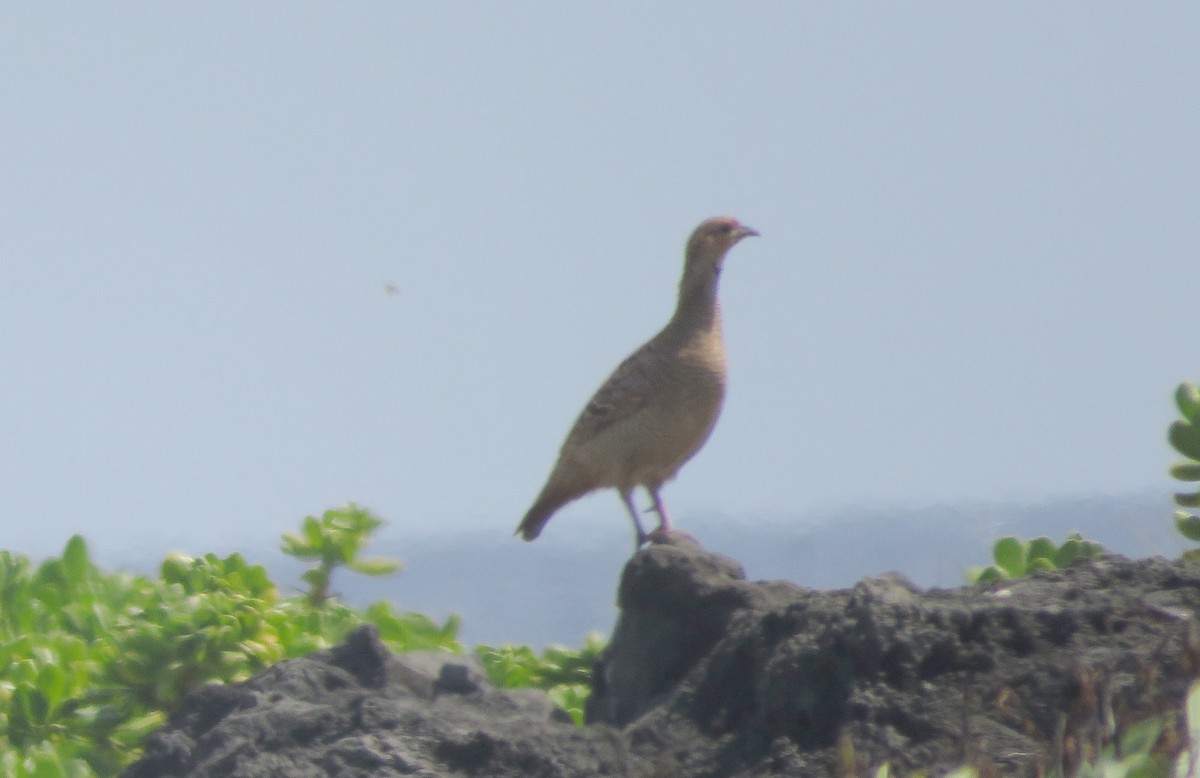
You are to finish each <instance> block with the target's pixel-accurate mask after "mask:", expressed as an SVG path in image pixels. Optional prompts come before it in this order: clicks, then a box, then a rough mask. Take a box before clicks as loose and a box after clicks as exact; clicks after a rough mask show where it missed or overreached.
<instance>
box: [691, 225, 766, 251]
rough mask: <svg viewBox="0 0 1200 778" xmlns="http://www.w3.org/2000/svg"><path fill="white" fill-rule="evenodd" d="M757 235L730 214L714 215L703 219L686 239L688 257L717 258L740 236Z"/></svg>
mask: <svg viewBox="0 0 1200 778" xmlns="http://www.w3.org/2000/svg"><path fill="white" fill-rule="evenodd" d="M751 235H758V231H757V230H752V229H750V228H749V227H747V226H746V225H744V224H742V223H741V222H739V221H738V220H737V219H735V218H733V217H732V216H716V217H714V218H712V219H705V220H704V221H702V222H700V226H699V227H697V228H696V230H695V232H693V233H692V237H691V238H690V239H688V245H687V255H688V256H689V257H712V258H713V259H719V258H720V257H723V256H725V252H727V251H729V249H731V248H733V246H734V245H735V244H736V243H737V242H738V241H739V240H741V239H742V238H748V237H750V236H751Z"/></svg>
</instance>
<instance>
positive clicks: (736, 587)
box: [587, 540, 1200, 778]
mask: <svg viewBox="0 0 1200 778" xmlns="http://www.w3.org/2000/svg"><path fill="white" fill-rule="evenodd" d="M743 578H744V576H743V574H742V571H741V568H740V567H739V566H738V565H737V564H736V563H734V562H732V561H730V560H726V559H723V558H720V557H715V556H713V555H711V554H708V553H707V552H704V551H702V550H700V549H699V548H697V547H695V546H694V544H691V543H689V542H687V541H686V540H679V541H674V542H673V543H672V544H671V545H659V546H655V547H652V548H649V549H647V550H645V551H643V552H642V553H640V554H638V555H637V556H636V557H634V559H633V560H631V561H630V563H629V565H628V566H627V567H626V569H625V574H624V577H623V579H622V581H621V588H620V595H619V601H618V604H619V605H620V608H621V616H620V619H619V620H618V622H617V626H616V629H615V630H614V633H613V638H612V641H611V643H610V644H609V647H608V648H607V649H606V651H605V654H604V656H603V657H602V658H601V661H600V663H599V664H598V666H597V668H596V674H595V679H594V681H593V687H594V692H593V695H592V697H591V699H590V700H589V701H588V710H587V718H588V721H589V722H605V723H609V724H613V725H616V726H620V727H623V733H624V735H625V737H626V738H627V739H628V742H629V743H630V744H631V747H632V748H633V750H634V751H635V753H639V754H644V755H646V756H650V755H653V754H658V755H659V764H660V766H661V765H662V764H663V762H662V759H663V755H664V754H667V755H670V756H671V760H672V763H673V764H672V767H673V769H674V770H675V773H674V774H677V775H681V776H745V777H746V778H750V777H751V776H755V777H758V776H791V775H834V774H847V773H858V774H862V773H865V772H866V769H867V768H868V767H873V766H877V765H880V764H882V763H884V762H890V763H891V764H892V765H893V767H897V768H900V769H901V770H902V771H903V772H908V771H909V770H915V769H918V768H922V769H932V770H933V771H935V773H934V774H936V770H938V769H944V768H953V767H957V766H960V765H962V764H964V763H966V762H972V763H976V764H979V765H981V766H982V765H987V766H990V767H993V768H995V769H996V770H997V771H999V772H1000V773H1001V774H1005V775H1009V774H1012V775H1034V774H1039V770H1041V769H1042V767H1045V766H1049V765H1050V764H1052V763H1054V762H1058V763H1059V764H1060V765H1065V766H1066V767H1067V769H1068V772H1067V774H1070V769H1071V768H1072V767H1073V766H1074V765H1076V764H1078V762H1079V760H1080V759H1087V758H1092V757H1094V755H1095V751H1096V750H1097V748H1098V747H1100V746H1102V745H1104V744H1106V743H1107V742H1109V741H1111V739H1112V737H1113V731H1114V729H1116V730H1118V731H1120V730H1121V728H1122V727H1124V726H1127V725H1128V724H1130V723H1132V722H1134V721H1137V720H1140V719H1144V718H1146V717H1149V716H1151V715H1154V714H1157V713H1161V712H1164V711H1167V710H1179V709H1180V707H1181V704H1182V702H1183V699H1184V696H1185V694H1186V691H1187V686H1188V684H1189V683H1190V681H1191V680H1192V679H1193V678H1194V677H1195V675H1196V673H1197V669H1198V667H1200V629H1198V627H1200V625H1198V624H1197V621H1196V619H1197V617H1198V616H1200V574H1198V573H1197V572H1196V571H1195V570H1194V569H1192V568H1189V567H1186V566H1184V565H1180V564H1176V563H1170V562H1167V561H1166V560H1163V559H1149V560H1142V561H1138V562H1131V561H1129V560H1126V559H1123V558H1120V557H1107V558H1104V559H1101V560H1097V561H1094V562H1090V563H1083V564H1080V565H1078V566H1075V567H1072V568H1070V569H1068V570H1064V571H1058V572H1053V573H1039V574H1037V575H1035V576H1033V577H1031V578H1025V579H1021V580H1018V581H1010V582H1007V583H1005V584H1004V585H1002V586H1001V585H993V586H986V587H984V586H981V587H964V588H961V589H953V590H930V591H921V590H918V589H917V588H916V587H914V586H913V585H912V584H910V583H909V582H908V581H906V580H905V579H904V578H903V577H902V576H900V575H898V574H885V575H883V576H879V577H876V578H870V579H866V580H863V581H861V582H859V583H858V585H856V586H855V587H854V588H853V589H850V590H841V591H829V592H815V591H805V590H802V589H800V588H797V587H795V586H792V585H791V584H787V583H760V584H752V583H747V582H746V581H745V580H743ZM839 753H840V754H841V756H839ZM849 754H853V759H854V761H855V763H856V764H850V765H847V764H845V762H846V760H847V758H848V757H847V755H849Z"/></svg>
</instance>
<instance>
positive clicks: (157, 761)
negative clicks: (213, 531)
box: [124, 627, 647, 778]
mask: <svg viewBox="0 0 1200 778" xmlns="http://www.w3.org/2000/svg"><path fill="white" fill-rule="evenodd" d="M570 721H571V720H570V717H568V716H567V715H566V713H564V712H563V711H562V710H559V709H558V708H556V707H555V706H554V705H553V704H551V703H550V700H549V699H548V698H547V697H546V696H545V695H544V694H542V693H540V692H534V691H525V690H518V691H515V692H514V691H499V690H497V689H495V688H493V687H492V685H491V683H489V682H488V680H487V679H486V678H485V677H484V675H483V671H482V669H481V668H480V667H479V666H478V664H477V662H476V661H475V659H474V658H473V657H471V656H456V655H451V654H444V653H435V652H423V653H416V654H404V655H401V656H393V655H392V654H390V653H389V652H388V650H387V649H386V648H385V647H384V646H383V644H382V643H381V642H380V641H379V636H378V633H377V632H376V631H375V629H374V627H360V628H359V629H357V630H355V631H354V632H353V633H351V635H350V636H349V637H347V638H346V640H345V641H344V642H343V643H341V644H339V645H338V646H335V647H334V648H332V649H330V650H329V651H320V652H317V653H315V654H312V655H310V656H307V657H305V658H303V659H294V660H288V661H284V662H280V663H279V664H277V665H275V666H274V667H272V668H270V669H268V670H266V671H265V672H263V673H261V674H259V675H257V676H255V677H254V678H252V679H250V680H249V681H247V682H245V683H242V684H236V685H230V686H207V687H205V688H203V689H200V690H198V691H196V692H195V693H193V694H190V695H188V696H187V697H186V698H185V699H184V701H183V704H182V706H181V707H180V709H179V710H178V711H176V712H175V713H174V714H173V715H172V716H171V719H170V722H169V723H168V725H167V726H166V728H164V729H163V730H162V731H160V732H158V733H157V734H155V735H154V736H153V737H152V738H151V739H150V742H149V744H148V745H147V747H146V753H145V756H143V758H142V759H141V760H140V761H138V762H137V763H136V764H134V765H133V766H132V767H130V768H129V769H128V770H127V771H126V772H125V773H124V778H173V777H178V778H182V777H183V776H193V777H194V778H201V776H205V777H207V776H211V778H255V777H257V776H263V777H264V778H265V777H266V776H272V777H274V778H285V777H286V778H306V777H307V776H314V777H315V776H339V777H340V778H341V777H344V778H367V776H371V778H392V776H419V777H420V778H441V777H442V776H496V777H497V778H505V777H506V776H512V777H513V778H516V777H517V776H545V778H557V777H558V776H581V777H582V776H593V775H595V776H605V775H614V776H617V775H619V776H632V775H645V774H647V773H646V770H647V767H646V764H647V763H646V762H645V761H644V760H641V759H638V758H636V757H634V756H632V755H631V754H629V753H628V749H627V748H626V747H625V745H624V743H623V742H622V741H621V739H620V735H619V733H618V732H616V731H615V730H613V729H611V728H609V727H587V728H582V729H581V728H579V727H576V726H574V725H573V724H571V723H570Z"/></svg>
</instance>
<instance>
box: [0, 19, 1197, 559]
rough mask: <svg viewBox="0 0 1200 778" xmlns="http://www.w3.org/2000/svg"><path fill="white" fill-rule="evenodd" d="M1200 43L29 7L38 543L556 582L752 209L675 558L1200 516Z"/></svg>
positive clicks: (29, 339)
mask: <svg viewBox="0 0 1200 778" xmlns="http://www.w3.org/2000/svg"><path fill="white" fill-rule="evenodd" d="M1198 39H1200V4H1195V3H1188V4H1185V3H1171V4H1149V5H1148V4H1142V3H1133V4H1094V3H1052V4H1046V3H957V2H954V3H950V2H946V3H918V4H892V3H888V4H884V3H822V4H818V3H790V2H776V3H758V4H750V5H746V4H743V5H739V6H734V5H731V4H729V3H659V4H655V5H654V6H653V7H647V6H646V4H644V3H625V4H618V3H595V4H577V3H571V4H558V3H548V2H547V3H528V2H526V3H490V4H485V3H479V4H466V3H437V4H434V3H428V4H416V3H356V4H341V3H339V4H334V3H321V4H313V3H304V2H291V1H289V2H286V3H282V2H279V3H269V2H263V3H254V4H244V3H238V4H232V3H227V4H213V3H204V4H179V3H117V4H104V5H103V6H100V5H95V4H83V3H79V4H70V3H59V4H53V5H46V4H39V3H32V4H30V3H25V4H18V3H8V4H4V5H2V6H0V73H2V78H0V111H2V112H3V121H0V142H2V143H3V154H2V155H0V263H2V264H0V267H2V269H3V275H2V277H0V329H2V332H3V338H2V340H0V364H2V365H3V381H2V383H0V509H2V510H3V515H4V527H5V529H4V532H3V536H4V538H3V540H2V541H0V547H5V548H13V549H18V550H23V551H30V552H36V553H42V552H45V551H51V550H55V549H58V548H59V547H60V546H61V544H62V543H63V542H64V541H65V540H66V538H67V537H68V536H69V535H70V534H71V533H73V532H80V531H82V532H84V533H86V534H87V535H88V536H89V537H91V538H93V539H94V542H95V543H96V544H97V545H99V546H101V547H107V548H109V549H111V548H113V547H120V546H121V545H123V544H133V543H137V544H141V545H149V546H151V547H157V546H161V547H162V548H163V549H164V550H165V549H167V548H169V547H179V546H186V547H188V548H190V549H192V550H195V551H204V550H207V548H209V547H215V546H218V545H222V546H223V545H227V544H228V543H231V542H263V543H271V542H274V539H275V538H276V537H277V536H278V534H279V533H280V532H282V531H285V530H287V529H289V528H291V527H293V526H294V525H295V524H296V523H297V522H298V520H299V519H300V518H301V517H302V516H303V515H304V514H306V513H319V512H320V511H321V510H323V509H324V508H326V507H329V506H332V505H335V504H339V503H342V502H344V501H346V500H356V501H358V502H360V503H362V504H365V505H367V506H369V507H371V508H372V509H374V510H375V511H377V512H378V513H379V514H381V515H382V516H384V517H385V518H387V519H388V520H389V521H391V522H392V525H393V526H392V527H390V528H389V529H388V530H387V531H389V532H395V531H400V530H404V531H408V530H409V529H411V528H413V527H418V526H419V527H424V528H428V529H429V530H430V531H437V530H438V529H440V528H457V527H466V526H471V527H482V528H486V529H488V530H489V531H495V532H496V535H497V542H504V543H509V542H511V543H518V541H516V540H514V539H512V538H511V532H512V530H513V528H514V527H515V525H516V523H517V521H518V520H519V518H520V517H521V515H522V514H523V513H524V511H525V509H526V508H527V507H528V504H529V503H530V502H531V501H532V499H533V497H534V495H535V494H536V492H537V491H538V489H539V488H540V487H541V485H542V482H543V479H544V478H545V476H546V474H547V473H548V471H549V468H550V466H551V464H552V462H553V459H554V457H555V454H556V452H557V448H558V446H559V444H560V442H561V440H562V437H563V435H564V434H565V432H566V430H567V429H568V427H569V426H570V424H571V422H572V421H573V420H574V418H575V416H576V414H577V413H578V411H579V410H580V408H581V407H582V405H583V404H584V402H585V401H586V399H587V398H588V396H589V395H590V393H591V392H592V391H593V390H594V389H595V388H596V386H597V385H598V384H599V383H600V382H601V381H602V380H603V379H604V378H605V376H606V375H607V374H608V372H609V371H610V370H611V369H612V367H614V366H615V365H616V363H617V362H618V361H619V360H620V359H621V358H622V357H624V356H625V355H626V354H627V353H628V352H629V351H630V350H632V349H633V348H635V347H636V346H638V345H639V344H640V343H641V342H642V341H643V340H645V339H646V338H648V337H649V336H650V335H652V334H653V333H654V332H655V331H657V329H658V328H659V327H660V326H661V325H662V324H663V323H664V322H665V321H666V319H667V317H668V316H669V314H670V311H671V308H672V306H673V304H674V293H675V285H676V283H677V280H678V275H679V271H680V264H681V252H682V247H683V243H684V240H685V239H686V237H687V235H688V233H689V232H690V231H691V229H692V228H693V227H694V226H695V224H696V223H697V222H699V221H700V220H701V219H703V218H705V217H708V216H712V215H716V214H722V213H727V214H731V215H734V216H736V217H738V218H739V219H741V220H743V221H744V222H746V223H747V224H750V225H752V226H753V227H755V228H757V229H758V230H759V231H761V232H762V235H763V237H761V238H758V239H754V240H752V241H746V242H745V243H743V244H742V245H740V246H738V247H737V248H736V249H735V250H734V252H733V253H732V254H731V256H730V259H729V262H728V263H727V265H726V267H725V272H724V274H723V278H722V300H723V306H724V311H725V326H726V335H727V344H728V349H729V359H730V368H731V379H730V390H729V396H728V401H727V404H726V407H725V413H724V415H723V417H722V419H721V421H720V424H719V425H718V427H717V431H716V433H715V434H714V436H713V438H712V439H711V440H710V441H709V444H708V446H707V448H706V449H705V450H704V451H703V452H702V453H701V454H700V455H699V456H698V457H697V458H696V459H695V460H694V461H693V462H692V463H691V464H690V465H689V466H688V467H686V468H685V469H684V471H683V473H682V475H681V477H680V478H679V479H678V480H677V481H676V482H674V483H672V484H671V485H670V486H668V488H667V489H666V490H665V491H664V496H665V498H666V501H667V504H668V506H670V507H671V508H672V511H673V513H674V515H675V518H676V520H677V523H679V524H680V525H681V526H685V527H686V524H687V517H688V515H689V512H691V513H693V514H695V513H696V512H701V511H720V512H722V513H724V514H727V515H730V516H733V517H744V518H745V519H746V520H747V521H750V520H754V519H756V518H758V517H762V516H774V517H780V516H795V517H803V516H804V515H805V514H806V513H808V512H812V511H814V510H816V509H818V508H821V507H823V506H830V505H841V504H848V503H858V502H871V503H881V502H882V503H889V502H894V503H903V504H912V503H927V502H943V501H952V500H959V499H964V498H970V499H1010V498H1011V499H1020V500H1036V499H1039V498H1040V497H1043V496H1046V495H1050V494H1061V493H1090V492H1101V493H1122V492H1128V491H1133V490H1142V489H1146V488H1147V487H1153V488H1161V489H1163V490H1164V491H1169V490H1170V489H1171V488H1172V484H1171V482H1170V480H1169V479H1168V478H1167V476H1166V474H1165V469H1166V467H1167V465H1168V464H1169V463H1170V462H1171V461H1172V458H1173V457H1172V454H1171V451H1170V450H1169V448H1168V447H1167V445H1166V443H1165V442H1164V431H1165V428H1166V426H1167V424H1168V423H1169V422H1170V421H1171V418H1172V415H1173V409H1172V405H1171V402H1170V397H1171V392H1172V391H1173V389H1174V387H1175V385H1176V384H1177V383H1178V382H1179V381H1181V380H1184V379H1188V378H1200V355H1198V353H1197V348H1196V344H1197V339H1196V332H1197V322H1198V316H1197V311H1198V310H1200V308H1198V306H1197V296H1196V295H1197V289H1198V288H1200V228H1198V225H1200V221H1198V218H1200V57H1198V56H1197V47H1196V41H1197V40H1198ZM387 285H394V288H395V292H394V293H392V292H389V291H388V290H387ZM1164 520H1165V519H1164ZM592 522H603V523H610V522H611V523H616V524H619V525H620V526H621V528H622V530H621V531H622V533H627V532H628V530H627V529H626V525H627V519H626V517H625V516H624V514H623V511H622V509H621V506H620V503H619V501H618V500H617V498H616V497H615V496H613V495H612V494H601V495H597V496H594V497H591V498H589V499H587V500H584V501H581V502H580V503H578V504H576V505H574V506H572V507H571V508H569V509H567V510H565V511H563V513H562V514H561V515H560V516H558V517H557V518H556V519H555V520H554V521H552V522H551V524H550V525H549V526H548V528H547V530H546V534H545V535H544V536H543V538H544V539H545V540H547V541H548V542H550V543H555V542H560V540H557V539H561V538H565V537H568V536H570V534H571V532H572V523H577V524H590V523H592ZM620 538H621V539H622V540H626V538H625V535H624V534H622V535H620ZM541 542H543V541H539V543H541Z"/></svg>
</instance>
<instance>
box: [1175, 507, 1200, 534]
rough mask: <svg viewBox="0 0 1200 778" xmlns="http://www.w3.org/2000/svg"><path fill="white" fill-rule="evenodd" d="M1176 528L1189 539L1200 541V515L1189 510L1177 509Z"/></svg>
mask: <svg viewBox="0 0 1200 778" xmlns="http://www.w3.org/2000/svg"><path fill="white" fill-rule="evenodd" d="M1175 529H1177V530H1179V534H1181V535H1183V536H1184V537H1185V538H1187V539H1188V540H1196V541H1200V516H1193V515H1192V514H1190V513H1188V512H1187V511H1175Z"/></svg>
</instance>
